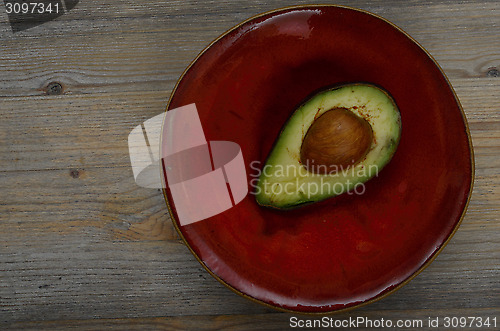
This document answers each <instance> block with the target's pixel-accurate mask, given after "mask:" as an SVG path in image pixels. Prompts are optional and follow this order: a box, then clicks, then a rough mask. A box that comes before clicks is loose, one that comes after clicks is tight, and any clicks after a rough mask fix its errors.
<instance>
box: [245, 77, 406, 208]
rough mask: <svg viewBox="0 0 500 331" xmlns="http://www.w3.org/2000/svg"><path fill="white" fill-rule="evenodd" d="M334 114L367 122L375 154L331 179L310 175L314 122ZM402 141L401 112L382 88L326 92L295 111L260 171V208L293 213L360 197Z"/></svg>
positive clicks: (350, 87) (361, 86)
mask: <svg viewBox="0 0 500 331" xmlns="http://www.w3.org/2000/svg"><path fill="white" fill-rule="evenodd" d="M334 108H345V109H348V110H349V111H352V112H353V113H354V114H355V115H357V116H359V117H361V118H363V119H365V120H366V121H368V123H369V124H370V126H371V128H372V132H373V140H372V143H371V146H370V149H369V151H368V153H367V154H366V155H365V156H364V158H363V159H361V160H360V161H359V162H358V163H356V164H354V165H351V166H348V167H333V168H331V169H332V170H330V169H329V171H328V172H327V173H326V174H319V173H314V172H311V171H308V170H307V168H306V167H305V166H304V165H303V164H302V163H301V161H300V151H301V146H302V142H303V140H304V137H305V135H306V133H307V131H308V128H309V127H310V126H311V125H312V124H313V122H314V121H315V119H317V118H318V117H319V116H321V115H322V114H323V113H325V112H327V111H329V110H331V109H334ZM400 135H401V117H400V114H399V110H398V108H397V106H396V104H395V102H394V100H393V99H392V98H391V97H390V96H389V94H388V93H387V92H385V91H383V90H382V89H380V88H379V87H376V86H374V85H370V84H350V85H344V86H341V87H336V88H333V89H329V90H326V91H322V92H320V93H318V94H316V95H315V96H313V97H312V98H310V99H309V100H307V101H306V102H305V103H303V104H302V105H301V106H300V107H299V108H298V109H297V110H295V112H294V113H293V114H292V116H291V117H290V118H289V120H288V121H287V123H286V125H285V126H284V128H283V129H282V131H281V134H280V135H279V137H278V139H277V141H276V143H275V145H274V147H273V149H272V151H271V153H270V154H269V157H268V159H267V161H266V163H265V165H264V166H263V167H262V169H261V173H260V176H259V180H258V183H257V185H256V187H255V195H256V200H257V203H258V204H260V205H262V206H267V207H273V208H278V209H292V208H296V207H299V206H302V205H305V204H310V203H313V202H317V201H322V200H325V199H327V198H330V197H334V196H337V195H340V194H343V193H345V192H348V191H351V190H353V189H355V191H356V189H358V188H359V185H361V184H363V183H365V182H366V181H368V180H369V179H371V178H373V177H374V176H377V175H378V173H379V172H380V171H381V170H382V168H383V167H384V166H385V165H386V164H387V163H389V161H390V160H391V158H392V156H393V155H394V153H395V151H396V148H397V146H398V143H399V139H400ZM334 169H336V170H337V171H333V170H334ZM358 191H361V190H358Z"/></svg>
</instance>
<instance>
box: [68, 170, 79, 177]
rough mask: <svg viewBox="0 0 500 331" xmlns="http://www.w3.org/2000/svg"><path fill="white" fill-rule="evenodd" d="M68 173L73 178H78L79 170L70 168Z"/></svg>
mask: <svg viewBox="0 0 500 331" xmlns="http://www.w3.org/2000/svg"><path fill="white" fill-rule="evenodd" d="M69 175H70V176H71V177H73V178H78V177H80V171H78V169H71V170H70V171H69Z"/></svg>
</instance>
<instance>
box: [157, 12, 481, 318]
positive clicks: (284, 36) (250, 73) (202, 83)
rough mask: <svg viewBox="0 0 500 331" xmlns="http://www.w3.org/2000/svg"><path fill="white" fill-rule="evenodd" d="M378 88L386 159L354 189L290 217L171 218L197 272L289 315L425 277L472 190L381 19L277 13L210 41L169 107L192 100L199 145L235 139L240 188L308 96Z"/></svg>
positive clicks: (460, 126) (460, 118)
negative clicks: (397, 115) (391, 151)
mask: <svg viewBox="0 0 500 331" xmlns="http://www.w3.org/2000/svg"><path fill="white" fill-rule="evenodd" d="M352 82H369V83H372V84H375V85H378V86H381V87H383V88H384V89H385V90H386V91H388V92H389V93H390V94H391V96H392V97H393V98H394V100H395V102H396V104H397V105H398V107H399V110H400V112H401V122H402V135H401V140H400V144H399V147H398V149H397V151H396V153H395V155H394V157H393V159H392V161H391V162H390V163H389V164H388V165H387V166H386V167H385V168H384V169H383V170H382V171H381V172H380V173H379V175H378V176H377V177H376V178H374V179H372V180H370V181H369V182H367V183H366V185H365V188H366V190H365V192H364V194H361V195H359V194H355V195H347V194H344V195H341V196H338V197H335V198H331V199H328V200H325V201H322V202H319V203H315V204H312V205H309V206H306V207H302V208H299V209H296V210H291V211H278V210H273V209H269V208H265V207H261V206H259V205H258V204H257V203H256V201H255V196H254V195H252V194H251V193H249V194H248V195H247V196H246V197H245V198H244V199H243V201H241V202H240V203H239V204H237V205H236V206H234V207H233V208H231V209H229V210H227V211H225V212H223V213H221V214H218V215H216V216H213V217H210V218H208V219H205V220H203V221H199V222H196V223H193V224H189V225H185V226H181V225H180V224H179V222H178V217H177V214H176V208H175V204H174V203H173V199H172V195H171V192H170V191H169V189H168V186H167V188H166V189H164V195H165V199H166V201H167V204H168V206H169V210H170V213H171V216H172V219H173V221H174V224H175V226H176V228H177V230H178V232H179V234H180V235H181V237H182V238H183V240H184V241H185V242H186V244H187V245H188V247H189V248H190V249H191V251H192V252H193V254H194V255H195V256H196V258H197V259H198V260H199V261H200V262H201V263H202V265H203V266H204V267H205V268H206V269H207V270H208V271H209V272H210V273H211V274H212V275H213V276H215V277H216V278H217V279H218V280H220V281H221V282H222V283H223V284H225V285H227V286H228V287H230V288H231V289H232V290H234V291H235V292H237V293H239V294H241V295H243V296H245V297H248V298H250V299H253V300H256V301H258V302H260V303H263V304H266V305H269V306H272V307H275V308H279V309H283V310H287V311H295V312H315V313H325V312H332V311H339V310H344V309H347V308H352V307H357V306H360V305H364V304H367V303H370V302H372V301H375V300H377V299H380V298H382V297H384V296H385V295H387V294H389V293H391V292H393V291H394V290H396V289H398V288H399V287H401V286H402V285H404V284H405V283H407V282H408V281H409V280H410V279H411V278H413V277H414V276H415V275H416V274H418V273H419V272H420V271H421V270H423V269H424V268H425V267H426V266H427V265H428V264H429V263H430V262H431V261H432V260H433V259H434V258H435V257H436V255H437V254H438V253H439V252H440V251H441V249H442V248H443V247H444V246H445V244H446V243H447V242H448V241H449V240H450V238H451V236H452V235H453V234H454V232H455V231H456V230H457V228H458V226H459V224H460V222H461V220H462V218H463V216H464V214H465V210H466V207H467V204H468V201H469V198H470V193H471V191H472V183H473V175H474V162H473V152H472V145H471V139H470V135H469V131H468V127H467V123H466V119H465V115H464V113H463V111H462V108H461V106H460V103H459V101H458V99H457V97H456V95H455V93H454V91H453V89H452V87H451V86H450V83H449V82H448V80H447V79H446V77H445V75H444V74H443V72H442V70H441V69H440V68H439V66H438V65H437V63H436V62H435V61H434V60H433V59H432V57H431V56H430V55H429V54H428V53H427V52H426V51H425V50H424V49H423V48H422V47H421V46H419V45H418V44H417V43H416V42H415V40H413V39H412V38H411V37H409V36H408V35H407V34H406V33H404V32H403V31H402V30H400V29H399V28H398V27H396V26H394V25H393V24H391V23H389V22H388V21H386V20H384V19H382V18H380V17H377V16H375V15H373V14H370V13H368V12H365V11H361V10H356V9H352V8H347V7H339V6H328V5H325V6H324V5H321V6H302V7H292V8H285V9H281V10H276V11H273V12H269V13H265V14H262V15H259V16H256V17H254V18H252V19H249V20H247V21H245V22H243V23H241V24H240V25H238V26H236V27H234V28H232V29H231V30H229V31H228V32H226V33H225V34H224V35H222V36H221V37H220V38H218V39H217V40H216V41H214V42H213V43H212V44H211V45H209V46H208V47H207V48H206V49H205V50H204V51H203V52H202V53H201V54H200V55H199V56H198V57H197V58H196V59H195V60H194V62H193V63H192V64H191V65H190V66H189V67H188V69H187V70H186V71H185V72H184V74H183V75H182V77H181V78H180V80H179V81H178V83H177V85H176V87H175V89H174V91H173V93H172V96H171V99H170V102H169V105H168V109H169V110H171V109H174V108H178V107H181V106H185V105H188V104H192V103H195V104H196V106H197V109H198V113H199V116H200V119H201V123H202V125H203V129H204V132H205V136H206V137H207V139H209V140H227V141H233V142H235V143H237V144H239V145H240V147H241V151H242V153H243V158H244V162H245V167H246V173H247V177H248V183H249V191H250V192H252V189H253V186H252V183H255V181H252V180H253V179H255V178H257V176H258V175H259V171H260V167H261V166H262V165H264V163H265V160H266V158H267V156H268V154H269V152H270V151H271V148H272V146H273V143H274V142H275V140H276V138H277V137H278V135H279V132H280V130H281V129H282V127H283V125H284V123H285V122H286V120H287V119H288V118H289V117H290V115H291V113H292V112H293V111H294V109H295V108H296V107H297V106H298V105H299V104H301V103H302V102H303V101H304V100H305V99H306V98H307V97H308V96H310V95H311V94H312V93H314V92H315V91H318V90H321V89H324V88H326V87H329V86H332V85H336V84H345V83H352Z"/></svg>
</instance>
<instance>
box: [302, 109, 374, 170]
mask: <svg viewBox="0 0 500 331" xmlns="http://www.w3.org/2000/svg"><path fill="white" fill-rule="evenodd" d="M372 141H373V131H372V128H371V125H370V124H369V123H368V121H366V120H365V119H364V118H361V117H359V116H357V115H355V114H354V113H353V112H351V111H350V110H348V109H346V108H333V109H330V110H328V111H326V112H325V113H323V114H322V115H321V116H319V117H318V118H317V119H316V120H315V121H314V122H313V123H312V124H311V126H310V127H309V130H308V131H307V133H306V135H305V137H304V140H303V141H302V146H301V148H300V162H301V163H302V165H304V166H305V167H306V169H307V170H308V171H309V172H312V173H316V174H327V173H331V172H332V171H333V172H335V171H336V170H339V169H346V168H347V167H349V166H352V165H354V164H356V163H358V162H359V161H361V160H362V159H363V158H364V157H365V156H366V154H367V153H368V152H369V151H370V147H371V144H372Z"/></svg>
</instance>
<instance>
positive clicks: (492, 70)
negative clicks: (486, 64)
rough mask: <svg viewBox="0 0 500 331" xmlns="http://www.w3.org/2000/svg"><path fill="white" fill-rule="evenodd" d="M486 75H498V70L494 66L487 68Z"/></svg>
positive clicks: (499, 71) (499, 72)
mask: <svg viewBox="0 0 500 331" xmlns="http://www.w3.org/2000/svg"><path fill="white" fill-rule="evenodd" d="M486 77H500V70H498V69H497V68H495V67H493V68H489V69H488V71H487V72H486Z"/></svg>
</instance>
